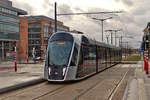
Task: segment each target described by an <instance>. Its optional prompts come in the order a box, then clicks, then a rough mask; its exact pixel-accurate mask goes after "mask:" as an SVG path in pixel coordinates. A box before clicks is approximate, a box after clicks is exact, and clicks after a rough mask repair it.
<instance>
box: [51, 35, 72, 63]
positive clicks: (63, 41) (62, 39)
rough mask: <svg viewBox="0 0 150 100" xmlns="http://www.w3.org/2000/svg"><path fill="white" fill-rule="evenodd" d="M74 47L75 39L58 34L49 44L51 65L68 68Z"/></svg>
mask: <svg viewBox="0 0 150 100" xmlns="http://www.w3.org/2000/svg"><path fill="white" fill-rule="evenodd" d="M72 45H73V37H72V36H71V35H69V34H65V33H62V34H60V33H59V34H56V35H54V36H53V37H52V38H51V40H50V42H49V64H50V65H57V66H64V65H65V66H66V65H67V64H68V61H69V57H70V54H71V50H72Z"/></svg>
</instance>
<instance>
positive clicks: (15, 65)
mask: <svg viewBox="0 0 150 100" xmlns="http://www.w3.org/2000/svg"><path fill="white" fill-rule="evenodd" d="M16 51H17V49H16V46H15V51H14V69H15V72H17V60H16V58H17V57H16Z"/></svg>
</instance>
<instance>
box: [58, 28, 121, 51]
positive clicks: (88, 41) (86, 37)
mask: <svg viewBox="0 0 150 100" xmlns="http://www.w3.org/2000/svg"><path fill="white" fill-rule="evenodd" d="M57 33H68V34H71V35H73V37H74V38H78V39H81V38H82V39H83V38H84V39H86V41H87V42H86V43H87V44H93V45H95V44H96V45H98V46H103V47H108V48H115V49H120V47H116V46H114V45H110V44H106V43H104V42H99V41H96V40H93V39H91V38H90V37H88V36H85V35H84V34H80V33H74V32H64V31H62V32H57Z"/></svg>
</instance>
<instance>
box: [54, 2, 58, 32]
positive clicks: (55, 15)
mask: <svg viewBox="0 0 150 100" xmlns="http://www.w3.org/2000/svg"><path fill="white" fill-rule="evenodd" d="M54 17H55V32H57V3H56V2H55V14H54Z"/></svg>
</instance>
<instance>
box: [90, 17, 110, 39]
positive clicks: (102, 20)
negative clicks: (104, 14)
mask: <svg viewBox="0 0 150 100" xmlns="http://www.w3.org/2000/svg"><path fill="white" fill-rule="evenodd" d="M92 19H94V20H99V21H101V23H102V41H103V24H104V21H105V20H107V19H112V17H108V18H104V19H103V18H102V19H98V18H92Z"/></svg>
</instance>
